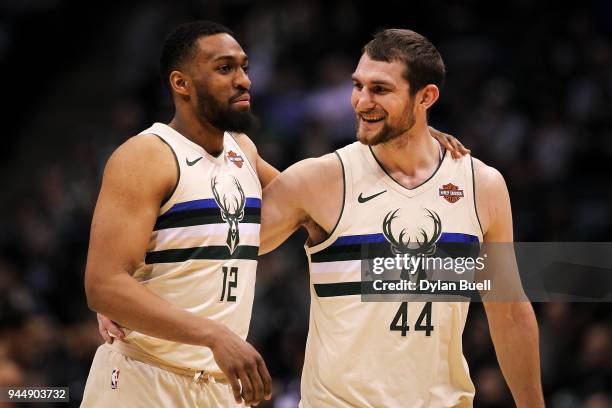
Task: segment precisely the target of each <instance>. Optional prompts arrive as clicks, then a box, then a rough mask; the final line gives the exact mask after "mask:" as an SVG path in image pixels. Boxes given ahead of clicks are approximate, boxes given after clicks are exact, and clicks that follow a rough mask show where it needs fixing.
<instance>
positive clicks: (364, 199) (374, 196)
mask: <svg viewBox="0 0 612 408" xmlns="http://www.w3.org/2000/svg"><path fill="white" fill-rule="evenodd" d="M386 192H387V190H383V191H381V192H380V193H376V194H373V195H371V196H368V197H364V196H363V193H359V197H357V201H359V202H360V203H361V204H363V203H365V202H367V201H370V200H371V199H373V198H376V197H378V196H379V195H381V194H383V193H386Z"/></svg>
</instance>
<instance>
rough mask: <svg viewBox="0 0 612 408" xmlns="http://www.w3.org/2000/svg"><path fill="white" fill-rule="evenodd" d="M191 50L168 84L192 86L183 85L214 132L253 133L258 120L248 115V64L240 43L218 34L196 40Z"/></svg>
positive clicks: (198, 113)
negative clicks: (251, 131) (183, 83)
mask: <svg viewBox="0 0 612 408" xmlns="http://www.w3.org/2000/svg"><path fill="white" fill-rule="evenodd" d="M194 48H195V49H194V53H193V56H192V57H191V58H189V59H188V60H187V61H185V63H184V69H183V72H178V71H175V72H173V73H172V74H171V76H170V81H171V83H172V82H174V81H176V80H179V81H180V80H181V79H182V80H183V81H190V82H191V83H192V86H185V89H186V92H188V94H189V95H188V96H189V100H190V103H191V104H192V106H193V108H194V110H195V111H196V113H197V115H198V116H199V117H200V118H201V119H203V120H205V121H207V122H209V123H211V124H212V125H213V126H215V127H216V128H217V129H219V130H228V131H236V132H248V131H249V130H252V128H253V127H254V126H255V125H256V123H257V119H256V118H255V116H254V115H253V114H252V113H251V102H250V94H249V89H250V87H251V80H250V79H249V76H248V68H249V61H248V57H247V55H246V54H245V52H244V50H243V49H242V47H241V46H240V44H238V42H237V41H236V40H235V39H234V38H233V37H232V36H231V35H229V34H227V33H220V34H215V35H210V36H205V37H201V38H199V39H198V40H197V42H196V43H195V45H194ZM177 74H178V75H177ZM173 75H174V78H173Z"/></svg>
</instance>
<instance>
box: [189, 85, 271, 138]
mask: <svg viewBox="0 0 612 408" xmlns="http://www.w3.org/2000/svg"><path fill="white" fill-rule="evenodd" d="M245 92H246V91H243V92H240V93H239V94H237V95H234V96H233V97H232V98H230V100H229V101H228V103H227V105H223V104H222V103H221V102H219V100H218V99H217V98H215V97H214V96H213V95H211V94H209V93H208V92H207V91H206V90H204V89H200V88H198V89H196V93H197V95H198V100H197V107H198V112H199V113H200V115H202V117H203V118H204V119H205V120H206V121H208V122H209V123H210V124H212V125H213V126H214V127H216V128H217V129H219V130H221V131H228V132H236V133H250V132H254V131H256V130H257V129H259V119H258V118H257V116H255V115H253V113H251V110H250V109H249V108H246V109H233V108H232V105H231V99H234V98H237V97H239V96H240V95H242V94H244V93H245Z"/></svg>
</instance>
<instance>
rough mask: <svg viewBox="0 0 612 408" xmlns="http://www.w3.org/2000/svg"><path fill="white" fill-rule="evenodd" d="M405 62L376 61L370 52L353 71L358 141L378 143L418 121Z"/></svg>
mask: <svg viewBox="0 0 612 408" xmlns="http://www.w3.org/2000/svg"><path fill="white" fill-rule="evenodd" d="M404 71H405V66H404V63H403V62H402V61H399V60H393V61H391V62H385V61H375V60H373V59H371V58H370V57H369V56H368V54H367V53H364V54H363V55H362V56H361V59H360V60H359V64H358V65H357V69H356V70H355V72H354V73H353V76H352V79H353V93H352V95H351V104H352V105H353V109H354V110H355V114H356V119H357V140H359V141H360V142H361V143H363V144H366V145H369V146H375V145H377V144H380V143H385V142H388V141H390V140H393V139H395V138H397V137H399V136H401V135H402V134H405V133H406V132H408V131H410V129H412V127H413V126H414V124H415V123H416V114H415V112H414V100H415V97H414V96H412V97H411V96H410V92H409V91H410V87H409V84H408V81H407V80H406V79H405V77H404V76H403V74H404Z"/></svg>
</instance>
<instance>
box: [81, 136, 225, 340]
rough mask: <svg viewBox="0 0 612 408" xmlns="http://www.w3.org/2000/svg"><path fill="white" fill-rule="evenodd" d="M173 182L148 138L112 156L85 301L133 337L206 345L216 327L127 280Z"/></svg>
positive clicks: (155, 142) (172, 168)
mask: <svg viewBox="0 0 612 408" xmlns="http://www.w3.org/2000/svg"><path fill="white" fill-rule="evenodd" d="M176 177H177V169H176V164H175V163H174V162H173V158H172V153H171V152H170V150H169V148H168V147H167V146H165V145H164V144H163V142H162V141H161V140H159V139H157V138H155V137H153V136H136V137H134V138H132V139H130V140H129V141H128V142H126V143H125V144H124V145H122V146H121V147H119V149H117V150H116V151H115V152H114V153H113V155H112V156H111V158H110V159H109V161H108V163H107V165H106V169H105V171H104V178H103V180H102V188H101V190H100V195H99V197H98V202H97V204H96V209H95V212H94V216H93V221H92V225H91V234H90V243H89V252H88V256H87V267H86V271H85V290H86V293H87V302H88V304H89V306H90V308H91V309H93V310H96V311H97V312H100V313H102V314H104V315H106V316H108V317H109V318H111V319H112V320H114V321H117V322H118V323H120V324H121V325H123V326H125V327H129V328H131V329H134V330H137V331H139V332H142V333H145V334H148V335H151V336H155V337H159V338H163V339H167V340H172V341H177V342H181V343H188V344H198V345H209V344H210V337H209V334H210V333H209V332H210V330H212V329H213V327H214V326H215V325H217V324H216V323H214V322H212V321H210V320H208V319H203V318H200V317H197V316H195V315H193V314H191V313H189V312H187V311H185V310H182V309H180V308H178V307H176V306H173V305H171V304H170V303H168V302H166V301H165V300H163V299H161V298H160V297H158V296H156V295H154V294H153V293H151V292H150V291H148V290H147V289H146V288H145V287H143V286H142V285H140V284H139V283H138V282H137V281H136V280H135V279H134V278H133V277H132V274H133V273H134V271H135V270H136V268H137V266H138V265H139V264H140V263H141V262H142V261H143V257H144V254H145V252H146V248H147V244H148V241H149V238H150V234H151V231H152V229H153V225H154V224H155V220H156V218H157V213H158V211H159V207H160V204H161V202H162V200H163V199H164V197H165V196H166V195H167V194H168V193H169V192H170V191H171V190H172V188H173V185H174V183H175V182H176Z"/></svg>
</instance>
